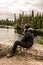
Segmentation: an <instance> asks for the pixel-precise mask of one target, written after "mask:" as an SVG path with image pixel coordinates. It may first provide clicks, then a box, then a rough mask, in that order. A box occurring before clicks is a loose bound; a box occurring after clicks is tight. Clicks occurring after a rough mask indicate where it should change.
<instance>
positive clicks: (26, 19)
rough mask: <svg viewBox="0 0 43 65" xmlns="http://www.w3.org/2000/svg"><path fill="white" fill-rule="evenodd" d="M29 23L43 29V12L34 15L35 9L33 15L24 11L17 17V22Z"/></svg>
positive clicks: (35, 27) (33, 26)
mask: <svg viewBox="0 0 43 65" xmlns="http://www.w3.org/2000/svg"><path fill="white" fill-rule="evenodd" d="M15 18H16V17H15ZM27 23H28V24H30V25H31V27H32V28H34V29H43V14H42V15H41V14H39V13H37V15H36V16H34V11H33V10H32V13H31V15H24V12H23V13H22V14H19V18H18V19H16V22H15V24H19V25H21V24H23V25H25V24H27Z"/></svg>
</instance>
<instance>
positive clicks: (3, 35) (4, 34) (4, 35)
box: [0, 28, 19, 44]
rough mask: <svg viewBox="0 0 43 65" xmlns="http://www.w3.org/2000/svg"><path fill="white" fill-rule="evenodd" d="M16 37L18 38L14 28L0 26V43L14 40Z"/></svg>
mask: <svg viewBox="0 0 43 65" xmlns="http://www.w3.org/2000/svg"><path fill="white" fill-rule="evenodd" d="M18 39H19V35H18V34H17V33H15V29H14V28H9V29H7V28H0V43H4V42H14V41H16V40H18ZM8 44H9V43H8Z"/></svg>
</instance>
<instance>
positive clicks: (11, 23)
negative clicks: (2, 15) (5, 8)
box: [0, 19, 13, 25]
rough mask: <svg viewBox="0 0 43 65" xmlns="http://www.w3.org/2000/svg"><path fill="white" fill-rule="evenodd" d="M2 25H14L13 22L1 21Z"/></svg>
mask: <svg viewBox="0 0 43 65" xmlns="http://www.w3.org/2000/svg"><path fill="white" fill-rule="evenodd" d="M0 25H13V21H9V20H8V19H6V20H3V19H2V20H0Z"/></svg>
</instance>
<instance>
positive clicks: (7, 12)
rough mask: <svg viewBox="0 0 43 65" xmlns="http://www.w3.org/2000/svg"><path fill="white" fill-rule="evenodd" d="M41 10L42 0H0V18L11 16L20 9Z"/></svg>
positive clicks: (42, 8) (42, 9)
mask: <svg viewBox="0 0 43 65" xmlns="http://www.w3.org/2000/svg"><path fill="white" fill-rule="evenodd" d="M31 10H34V11H36V12H43V0H0V18H5V17H8V18H10V19H11V18H13V13H14V12H15V13H19V12H20V11H25V12H30V11H31Z"/></svg>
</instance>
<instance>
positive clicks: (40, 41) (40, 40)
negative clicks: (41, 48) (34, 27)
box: [37, 36, 43, 45]
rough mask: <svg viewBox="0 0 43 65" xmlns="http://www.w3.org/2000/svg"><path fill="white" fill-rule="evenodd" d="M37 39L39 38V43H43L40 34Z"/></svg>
mask: <svg viewBox="0 0 43 65" xmlns="http://www.w3.org/2000/svg"><path fill="white" fill-rule="evenodd" d="M37 39H38V42H39V44H42V45H43V39H42V38H41V37H39V36H37Z"/></svg>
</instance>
